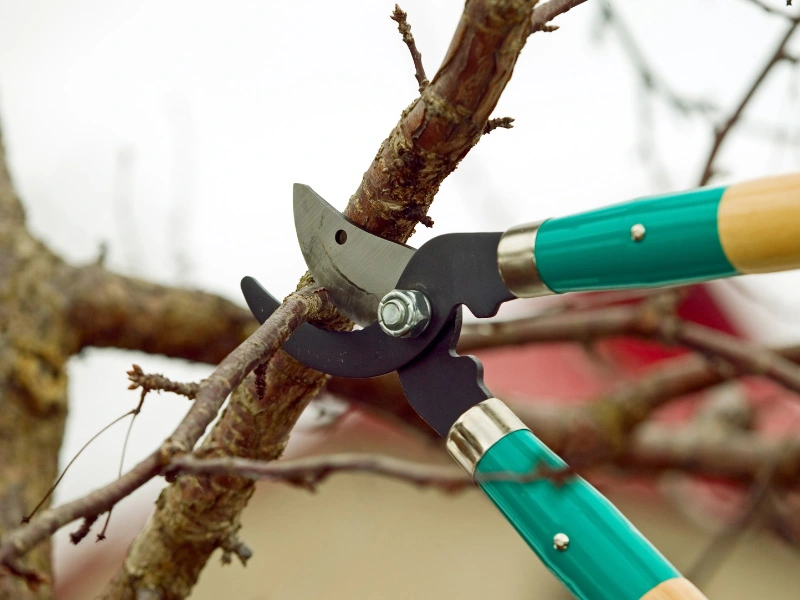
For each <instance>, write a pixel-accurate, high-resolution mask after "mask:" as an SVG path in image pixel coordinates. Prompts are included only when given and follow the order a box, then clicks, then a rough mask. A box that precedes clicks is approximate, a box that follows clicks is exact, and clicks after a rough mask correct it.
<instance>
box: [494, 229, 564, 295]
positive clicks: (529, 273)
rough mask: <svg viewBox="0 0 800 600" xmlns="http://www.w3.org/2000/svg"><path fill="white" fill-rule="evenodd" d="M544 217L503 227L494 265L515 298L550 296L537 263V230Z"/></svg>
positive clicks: (551, 291)
mask: <svg viewBox="0 0 800 600" xmlns="http://www.w3.org/2000/svg"><path fill="white" fill-rule="evenodd" d="M542 223H544V221H539V222H538V223H528V224H526V225H517V226H516V227H512V228H511V229H509V230H508V231H506V232H505V233H504V234H503V236H502V237H501V238H500V243H499V244H498V245H497V268H498V269H499V270H500V277H502V278H503V283H505V284H506V287H507V288H508V289H509V291H510V292H511V293H512V294H514V295H515V296H516V297H517V298H535V297H537V296H549V295H550V294H553V293H554V292H553V290H551V289H550V288H549V287H547V284H546V283H545V282H544V281H542V277H541V276H540V275H539V269H538V268H537V266H536V252H535V248H536V233H537V232H538V231H539V227H540V226H541V224H542Z"/></svg>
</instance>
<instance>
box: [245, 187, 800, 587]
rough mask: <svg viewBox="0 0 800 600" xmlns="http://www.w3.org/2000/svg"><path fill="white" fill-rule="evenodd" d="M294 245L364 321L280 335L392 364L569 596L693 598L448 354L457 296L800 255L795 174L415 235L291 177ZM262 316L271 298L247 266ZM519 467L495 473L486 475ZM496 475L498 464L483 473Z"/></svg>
mask: <svg viewBox="0 0 800 600" xmlns="http://www.w3.org/2000/svg"><path fill="white" fill-rule="evenodd" d="M294 218H295V227H296V230H297V237H298V240H299V242H300V248H301V250H302V252H303V256H304V257H305V260H306V264H307V265H308V268H309V271H310V272H311V274H312V275H313V277H314V279H315V280H316V282H317V283H319V284H320V285H322V286H323V287H325V288H326V289H327V290H328V293H329V295H330V297H331V299H332V301H333V302H334V304H335V305H336V306H337V307H338V308H339V309H340V310H341V311H342V312H343V313H344V314H345V315H347V316H348V317H350V318H351V319H352V320H353V321H355V322H356V323H357V324H359V325H361V329H357V330H355V331H350V332H335V331H328V330H323V329H320V328H317V327H315V326H313V325H310V324H304V325H302V326H301V327H300V328H298V329H297V330H296V331H295V332H294V333H293V334H292V337H291V338H289V340H288V341H287V342H286V343H285V344H284V349H285V350H286V351H287V352H288V353H289V354H290V355H292V356H293V357H294V358H296V359H297V360H299V361H301V362H303V363H304V364H306V365H307V366H309V367H312V368H314V369H317V370H319V371H323V372H325V373H329V374H331V375H338V376H342V377H375V376H378V375H382V374H385V373H389V372H391V371H395V370H396V371H397V372H398V374H399V377H400V382H401V384H402V386H403V390H404V392H405V395H406V397H407V399H408V402H409V403H410V404H411V406H412V407H413V408H414V410H416V411H417V413H419V415H420V416H421V417H422V418H423V419H424V420H425V421H426V422H427V423H428V424H429V425H430V426H431V427H432V428H433V429H434V430H436V432H437V433H438V434H439V435H441V436H442V437H444V438H445V440H446V447H447V450H448V451H449V452H450V454H451V455H452V457H453V458H454V459H455V461H456V462H457V463H458V464H459V465H461V466H462V467H463V468H464V469H465V470H466V471H467V473H469V474H470V475H471V476H473V478H474V479H475V481H476V483H477V484H478V486H480V488H481V489H482V490H483V491H484V492H485V493H486V495H487V496H488V497H489V498H490V499H491V500H492V501H493V502H494V504H495V505H496V506H497V508H499V509H500V511H501V512H502V513H503V514H504V515H505V517H506V518H507V519H508V521H509V522H510V523H511V524H512V525H513V526H514V527H515V528H516V530H517V531H518V532H519V534H520V535H521V536H522V537H523V538H524V539H525V541H526V542H527V543H528V545H529V546H530V547H531V548H532V549H533V550H534V552H535V553H536V554H537V555H538V556H539V558H540V559H541V560H542V561H543V562H544V563H545V565H547V567H548V568H549V569H550V570H551V571H552V572H553V573H554V574H555V575H556V576H557V577H558V578H559V579H560V580H561V581H562V582H563V583H564V585H565V586H566V587H567V588H568V589H569V590H570V591H571V592H572V594H573V595H575V597H577V598H579V599H580V600H639V599H646V600H681V599H683V600H699V599H703V598H705V596H703V594H702V593H701V592H700V591H699V590H697V588H695V587H694V586H693V585H692V584H691V583H690V582H689V581H688V580H686V579H685V578H683V577H682V576H681V574H680V573H679V572H678V571H677V570H676V569H675V568H674V567H673V566H672V565H671V564H670V563H669V562H668V561H667V560H666V559H665V558H664V557H663V556H662V555H661V554H660V553H659V552H658V550H657V549H656V548H655V547H654V546H653V545H652V544H651V543H650V542H649V541H648V540H647V539H646V538H645V537H644V536H643V535H642V534H641V533H639V531H637V530H636V528H635V527H634V526H633V525H632V524H631V523H630V522H629V521H628V520H627V519H626V518H625V517H624V516H623V515H622V514H621V513H620V512H619V511H618V510H617V509H616V508H615V507H614V506H613V505H612V504H611V503H610V502H609V501H608V500H607V499H606V498H605V497H603V496H602V495H601V494H600V493H599V492H598V491H597V490H596V489H595V488H594V487H592V486H591V485H590V484H589V483H587V482H586V481H585V480H584V479H582V478H581V477H579V476H577V475H574V474H569V475H568V476H567V477H565V478H563V479H562V480H555V479H554V478H552V477H524V475H525V474H530V473H536V472H537V470H539V471H540V472H541V471H542V470H543V469H544V470H549V471H551V472H552V471H558V470H562V471H564V472H566V473H569V471H568V469H567V466H566V464H565V463H564V462H563V461H562V460H561V459H560V458H559V457H558V456H556V455H555V454H554V453H553V452H552V451H551V450H550V449H548V448H547V447H546V446H545V445H544V444H543V443H542V442H541V441H540V440H539V439H538V438H537V437H536V436H535V435H534V434H533V433H532V432H531V431H530V429H528V428H527V427H526V426H525V424H524V423H523V422H522V421H521V420H520V419H519V418H517V416H516V415H515V414H514V413H513V412H512V411H511V410H510V409H509V408H508V407H507V406H506V405H505V404H504V403H503V402H501V401H500V400H499V399H497V398H495V397H493V395H492V393H491V392H490V391H489V390H488V389H487V388H486V387H485V386H484V384H483V379H482V367H481V364H480V362H478V360H477V359H476V358H474V357H471V356H458V355H456V353H455V350H454V348H455V346H456V342H457V341H458V336H459V333H460V329H461V310H462V309H461V307H462V305H463V306H467V307H468V308H469V309H470V310H471V311H472V313H473V314H474V315H475V316H476V317H479V318H483V317H491V316H493V315H494V314H496V312H497V310H498V308H499V306H500V304H502V303H503V302H507V301H509V300H513V299H515V298H523V297H524V298H529V297H537V296H544V295H549V294H561V293H566V292H578V291H591V290H618V289H627V288H645V287H660V286H669V285H677V284H686V283H694V282H700V281H707V280H711V279H717V278H722V277H728V276H733V275H738V274H743V273H758V272H768V271H780V270H787V269H794V268H798V267H800V174H794V175H786V176H781V177H773V178H769V179H761V180H756V181H751V182H747V183H742V184H736V185H732V186H726V187H711V188H701V189H694V190H690V191H687V192H679V193H673V194H667V195H661V196H654V197H648V198H643V199H638V200H634V201H632V202H627V203H624V204H618V205H615V206H611V207H607V208H601V209H598V210H594V211H590V212H585V213H582V214H578V215H574V216H569V217H563V218H554V219H548V220H545V221H542V222H539V223H532V224H527V225H521V226H517V227H513V228H511V229H509V230H508V231H506V232H504V233H453V234H446V235H441V236H439V237H436V238H433V239H432V240H430V241H429V242H427V243H425V244H424V245H423V246H422V247H420V248H419V249H414V248H411V247H408V246H405V245H403V244H397V243H394V242H391V241H387V240H384V239H382V238H379V237H377V236H374V235H372V234H370V233H368V232H366V231H364V230H362V229H360V228H359V227H357V226H356V225H355V224H353V223H351V222H350V221H348V220H347V219H346V218H345V217H344V216H343V215H341V214H340V213H339V212H338V211H337V210H336V209H335V208H333V207H332V206H331V205H329V204H328V203H327V202H326V201H325V200H323V199H322V198H321V197H320V196H319V195H317V194H316V193H315V192H314V191H313V190H312V189H311V188H310V187H308V186H306V185H301V184H295V186H294ZM242 291H243V292H244V295H245V299H246V300H247V303H248V305H249V307H250V309H251V310H252V312H253V314H254V315H255V317H256V318H257V319H258V320H259V321H260V322H262V323H263V322H264V321H265V320H266V319H267V317H268V316H269V315H270V314H271V313H272V312H273V311H274V310H275V309H276V308H277V306H278V302H277V301H276V300H275V299H274V298H273V297H272V296H271V295H270V294H269V293H268V292H267V291H266V290H265V289H264V288H263V287H261V285H260V284H259V283H258V282H257V281H256V280H255V279H253V278H251V277H245V278H244V279H243V280H242ZM499 473H500V474H509V473H510V474H519V475H520V477H518V478H516V477H497V476H496V474H499ZM493 474H494V475H493Z"/></svg>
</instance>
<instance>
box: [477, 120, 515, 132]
mask: <svg viewBox="0 0 800 600" xmlns="http://www.w3.org/2000/svg"><path fill="white" fill-rule="evenodd" d="M498 128H500V129H513V128H514V118H513V117H499V118H496V119H489V120H488V121H487V122H486V127H484V128H483V135H486V134H487V133H491V132H492V131H494V130H495V129H498Z"/></svg>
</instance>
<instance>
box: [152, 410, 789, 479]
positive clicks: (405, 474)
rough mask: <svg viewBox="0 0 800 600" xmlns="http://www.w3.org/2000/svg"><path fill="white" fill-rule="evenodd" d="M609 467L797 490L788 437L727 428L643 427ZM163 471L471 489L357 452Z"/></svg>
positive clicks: (446, 470) (195, 462)
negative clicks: (355, 478) (364, 478)
mask: <svg viewBox="0 0 800 600" xmlns="http://www.w3.org/2000/svg"><path fill="white" fill-rule="evenodd" d="M523 406H527V405H521V404H520V405H517V406H515V407H514V410H515V412H516V413H517V414H519V415H526V414H530V413H531V412H532V413H534V414H535V415H536V416H534V417H533V418H532V419H531V420H532V421H534V422H533V423H532V425H533V426H535V427H537V428H538V427H540V426H541V424H542V423H541V422H542V421H550V420H553V419H555V420H559V421H566V420H568V419H570V418H572V416H573V415H572V413H574V412H575V411H574V409H570V408H564V407H560V406H553V407H548V409H547V410H541V408H540V409H539V410H538V411H537V409H536V408H534V409H533V410H532V411H528V410H526V409H525V408H523ZM545 415H546V416H545ZM530 424H531V423H529V425H530ZM606 462H607V461H606V459H601V458H598V457H596V456H590V457H585V460H584V462H583V464H582V465H581V467H580V468H579V470H580V471H585V470H586V469H589V468H595V467H598V466H602V465H603V464H606ZM611 464H614V465H617V466H623V467H624V468H626V469H629V470H631V469H632V470H635V471H637V472H640V473H647V474H656V473H660V472H663V471H665V470H679V471H685V472H687V473H692V474H697V475H706V476H715V477H724V478H727V479H730V480H734V481H737V482H743V483H749V482H754V481H757V480H758V479H759V478H760V477H761V476H762V474H763V472H764V470H765V469H766V468H770V469H771V472H773V471H772V469H774V474H773V476H772V477H771V480H770V481H771V483H772V484H773V485H775V486H782V487H791V488H796V487H798V486H800V441H798V440H795V439H792V438H788V439H784V440H775V439H768V438H765V437H763V436H760V435H758V434H754V433H752V432H748V431H732V430H728V431H726V432H725V434H724V435H714V434H710V431H709V428H708V427H705V426H702V425H698V424H693V425H686V426H682V427H677V428H676V427H675V426H673V425H662V424H653V423H650V424H647V425H643V426H642V427H641V428H639V429H638V430H637V431H636V432H635V433H634V434H633V435H632V436H631V439H630V444H629V445H628V447H627V448H626V450H625V452H623V453H621V454H620V455H619V456H617V457H615V460H614V462H613V463H611ZM167 471H168V472H169V473H173V474H177V473H182V474H192V475H229V476H235V477H245V478H248V479H253V480H269V481H277V482H281V483H286V484H289V485H293V486H296V487H300V488H303V489H306V490H309V491H315V490H316V489H317V488H318V486H319V485H320V484H321V483H322V482H324V481H325V480H327V479H328V478H329V477H331V476H332V475H335V474H341V473H363V474H370V475H379V476H381V477H388V478H391V479H397V480H399V481H404V482H406V483H410V484H412V485H415V486H418V487H428V488H434V489H438V490H440V491H443V492H446V493H452V492H457V491H462V490H465V489H471V488H473V487H474V482H473V480H472V479H471V478H470V477H468V476H467V475H466V474H465V473H464V472H463V471H462V470H460V469H457V468H456V467H455V466H449V465H437V464H429V463H420V462H417V461H409V460H404V459H399V458H395V457H393V456H387V455H381V454H364V453H341V454H326V455H319V456H309V457H303V458H297V459H292V460H282V461H277V462H265V461H261V460H250V459H245V458H232V457H226V458H216V459H206V458H199V457H197V456H194V455H184V456H178V457H176V458H175V459H174V460H173V461H172V463H170V466H169V467H168V468H167ZM556 475H557V472H556V473H553V472H548V471H544V472H539V471H536V472H532V473H515V472H502V473H489V474H485V477H484V480H485V481H516V482H522V483H524V482H528V481H534V480H538V479H546V478H549V477H553V476H556Z"/></svg>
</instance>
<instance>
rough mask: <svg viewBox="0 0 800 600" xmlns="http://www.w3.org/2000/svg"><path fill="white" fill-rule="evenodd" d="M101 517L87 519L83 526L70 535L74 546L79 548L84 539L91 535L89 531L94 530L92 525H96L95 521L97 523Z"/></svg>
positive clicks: (95, 516)
mask: <svg viewBox="0 0 800 600" xmlns="http://www.w3.org/2000/svg"><path fill="white" fill-rule="evenodd" d="M98 516H99V515H93V516H91V517H86V518H85V519H84V520H83V522H82V523H81V526H80V527H79V528H78V529H77V530H76V531H73V532H72V533H70V534H69V541H70V542H72V543H73V545H75V546H77V545H78V544H80V543H81V542H82V541H83V539H84V538H85V537H86V536H87V535H89V531H91V529H92V525H94V523H95V521H97V517H98Z"/></svg>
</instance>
